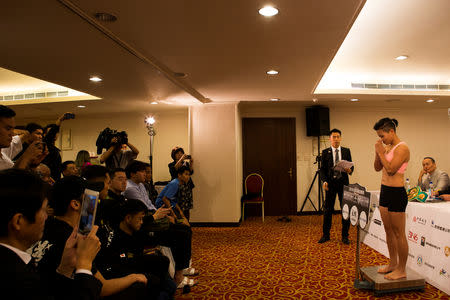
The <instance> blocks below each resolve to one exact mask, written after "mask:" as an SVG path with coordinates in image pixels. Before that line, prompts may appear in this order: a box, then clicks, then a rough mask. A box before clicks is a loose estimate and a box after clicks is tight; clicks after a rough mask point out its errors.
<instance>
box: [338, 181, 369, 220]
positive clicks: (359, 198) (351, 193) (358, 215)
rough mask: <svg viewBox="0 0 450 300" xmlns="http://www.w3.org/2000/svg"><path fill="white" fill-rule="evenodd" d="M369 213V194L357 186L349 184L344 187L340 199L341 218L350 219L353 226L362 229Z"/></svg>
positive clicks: (363, 188)
mask: <svg viewBox="0 0 450 300" xmlns="http://www.w3.org/2000/svg"><path fill="white" fill-rule="evenodd" d="M369 212H370V192H367V191H366V188H365V187H363V186H360V185H359V184H357V183H355V184H350V185H345V186H344V195H343V199H342V217H343V218H344V219H345V220H348V218H350V223H351V224H352V225H353V226H358V225H359V227H361V228H362V229H364V228H365V227H366V225H367V223H368V219H369Z"/></svg>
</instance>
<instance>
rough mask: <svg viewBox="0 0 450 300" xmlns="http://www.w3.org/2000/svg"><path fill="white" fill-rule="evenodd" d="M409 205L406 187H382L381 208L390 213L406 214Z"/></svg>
mask: <svg viewBox="0 0 450 300" xmlns="http://www.w3.org/2000/svg"><path fill="white" fill-rule="evenodd" d="M406 205H408V195H407V194H406V190H405V188H404V187H396V186H387V185H381V191H380V206H384V207H387V208H388V211H395V212H405V209H406Z"/></svg>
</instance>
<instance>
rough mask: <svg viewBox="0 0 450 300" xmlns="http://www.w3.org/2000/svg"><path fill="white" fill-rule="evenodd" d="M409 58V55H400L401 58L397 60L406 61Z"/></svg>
mask: <svg viewBox="0 0 450 300" xmlns="http://www.w3.org/2000/svg"><path fill="white" fill-rule="evenodd" d="M407 58H408V55H400V56H397V57H396V58H395V59H396V60H405V59H407Z"/></svg>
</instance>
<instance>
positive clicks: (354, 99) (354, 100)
mask: <svg viewBox="0 0 450 300" xmlns="http://www.w3.org/2000/svg"><path fill="white" fill-rule="evenodd" d="M350 101H352V102H357V101H359V99H356V98H353V99H350Z"/></svg>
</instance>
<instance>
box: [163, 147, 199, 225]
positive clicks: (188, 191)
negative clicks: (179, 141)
mask: <svg viewBox="0 0 450 300" xmlns="http://www.w3.org/2000/svg"><path fill="white" fill-rule="evenodd" d="M170 156H171V157H172V159H173V162H171V163H170V164H169V165H168V167H169V172H170V176H171V177H172V180H173V179H175V178H178V169H179V168H180V167H181V166H186V167H187V168H188V169H189V170H190V173H191V174H190V175H192V174H194V169H193V165H194V160H193V159H192V156H191V155H187V154H185V153H184V150H183V148H181V147H175V148H173V149H172V152H171V154H170ZM194 187H195V185H194V182H193V181H192V178H189V181H188V182H187V183H185V184H182V185H180V187H179V196H180V197H179V202H178V205H179V206H180V207H181V210H182V211H183V214H184V216H185V217H186V219H187V220H188V221H189V218H190V213H189V211H190V210H191V209H192V208H193V199H192V189H193V188H194Z"/></svg>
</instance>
